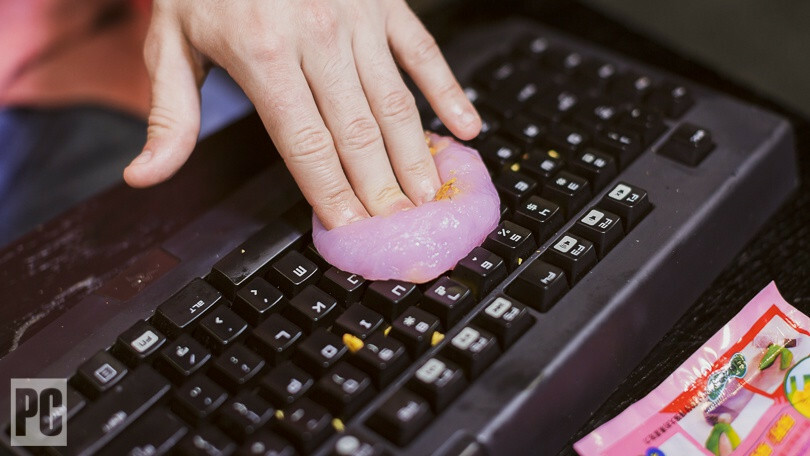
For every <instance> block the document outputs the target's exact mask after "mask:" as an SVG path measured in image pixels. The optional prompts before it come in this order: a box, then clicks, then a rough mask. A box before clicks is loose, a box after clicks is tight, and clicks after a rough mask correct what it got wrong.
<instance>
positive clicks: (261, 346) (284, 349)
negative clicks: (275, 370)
mask: <svg viewBox="0 0 810 456" xmlns="http://www.w3.org/2000/svg"><path fill="white" fill-rule="evenodd" d="M303 337H304V333H303V331H301V328H299V327H298V326H295V325H294V324H293V323H292V322H291V321H289V320H287V319H286V318H284V317H282V316H281V315H279V314H273V315H270V317H268V318H267V320H265V321H263V322H262V323H260V324H259V326H257V327H256V329H254V330H253V332H252V333H251V334H250V336H249V337H248V340H247V345H248V346H249V347H250V348H252V349H254V350H256V352H257V353H259V354H261V355H262V356H263V357H264V358H265V359H267V360H269V361H270V362H271V363H273V364H278V363H279V362H281V361H283V360H285V359H287V358H289V357H290V353H292V347H293V346H294V345H295V344H296V342H298V341H300V340H301V339H302V338H303Z"/></svg>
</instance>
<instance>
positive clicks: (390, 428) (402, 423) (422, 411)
mask: <svg viewBox="0 0 810 456" xmlns="http://www.w3.org/2000/svg"><path fill="white" fill-rule="evenodd" d="M432 419H433V413H432V412H431V411H430V405H429V404H428V403H427V401H425V400H424V399H422V398H421V397H419V396H417V395H416V394H414V393H411V392H410V391H408V390H406V389H401V390H398V391H397V392H395V393H394V394H392V395H391V397H389V398H388V400H387V401H385V402H383V404H382V405H381V406H380V408H379V409H378V410H377V412H376V413H374V416H372V417H371V419H369V420H368V421H366V425H367V426H368V427H370V428H372V429H374V430H375V431H377V432H379V433H380V434H381V435H382V436H383V437H385V438H387V439H388V440H390V441H392V442H394V443H395V444H397V445H400V446H405V445H407V444H408V443H409V442H410V441H411V440H413V438H414V437H416V435H417V434H418V433H419V432H420V431H421V430H422V429H424V428H425V426H427V425H428V423H430V421H431V420H432Z"/></svg>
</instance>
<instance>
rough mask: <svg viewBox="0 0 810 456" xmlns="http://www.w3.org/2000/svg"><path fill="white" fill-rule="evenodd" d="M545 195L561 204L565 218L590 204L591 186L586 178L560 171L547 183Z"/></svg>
mask: <svg viewBox="0 0 810 456" xmlns="http://www.w3.org/2000/svg"><path fill="white" fill-rule="evenodd" d="M543 197H544V198H547V199H549V200H551V201H554V202H555V203H557V204H559V205H560V208H561V209H562V211H563V214H564V215H565V218H569V217H571V216H573V215H574V214H576V213H577V212H579V210H580V209H582V208H583V207H585V205H586V204H588V201H590V199H591V187H590V185H589V184H588V181H587V180H586V179H585V178H583V177H579V176H577V175H576V174H571V173H569V172H567V171H560V173H559V174H557V177H555V178H554V179H552V180H550V181H549V182H547V183H546V185H545V187H544V188H543Z"/></svg>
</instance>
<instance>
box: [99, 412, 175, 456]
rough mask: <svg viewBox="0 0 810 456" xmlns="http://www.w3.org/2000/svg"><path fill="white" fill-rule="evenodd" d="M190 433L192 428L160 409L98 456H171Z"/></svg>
mask: <svg viewBox="0 0 810 456" xmlns="http://www.w3.org/2000/svg"><path fill="white" fill-rule="evenodd" d="M187 432H188V426H186V425H185V424H184V423H183V422H182V421H181V420H180V418H178V417H177V416H175V415H174V414H173V413H171V412H169V411H168V410H167V409H166V408H164V407H162V406H160V407H157V408H153V409H151V410H150V411H148V412H147V413H146V414H145V415H144V416H142V417H141V418H140V419H139V420H138V421H136V422H135V423H133V424H132V426H130V427H129V428H127V429H126V430H124V432H122V433H121V435H119V436H118V437H116V438H115V439H114V440H113V441H112V442H110V444H109V445H107V446H105V447H104V449H102V450H101V452H99V453H97V454H98V455H100V456H105V455H109V456H118V455H122V454H127V455H163V454H168V453H169V450H171V449H172V447H174V446H175V445H176V444H177V442H179V441H180V439H182V438H183V436H184V435H186V433H187Z"/></svg>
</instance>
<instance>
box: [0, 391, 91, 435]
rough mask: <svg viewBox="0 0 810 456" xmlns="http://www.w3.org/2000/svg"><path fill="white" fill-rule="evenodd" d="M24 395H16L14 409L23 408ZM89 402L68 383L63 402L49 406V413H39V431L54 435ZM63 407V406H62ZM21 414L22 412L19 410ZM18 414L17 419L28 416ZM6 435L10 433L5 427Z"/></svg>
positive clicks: (8, 428)
mask: <svg viewBox="0 0 810 456" xmlns="http://www.w3.org/2000/svg"><path fill="white" fill-rule="evenodd" d="M25 400H26V399H25V397H24V396H22V395H18V396H17V401H18V405H17V408H16V410H25V408H26V407H25V404H24V403H23V401H25ZM88 403H89V401H88V400H87V399H86V398H85V397H84V396H82V395H81V394H80V393H79V392H78V391H77V390H76V388H73V387H72V386H70V385H68V387H67V394H66V395H65V399H64V402H63V403H62V406H60V407H54V408H51V411H50V413H44V414H41V415H40V417H39V426H40V428H39V429H40V431H41V432H42V433H43V434H45V435H56V434H59V432H60V431H61V429H62V424H63V423H64V422H66V421H70V420H72V419H73V417H74V416H76V414H77V413H78V412H79V411H80V410H83V409H84V407H85V406H86V405H87V404H88ZM63 407H64V408H63ZM20 415H22V412H20ZM20 415H18V417H17V419H23V420H25V419H27V418H28V417H21V416H20ZM18 429H19V428H18ZM6 431H7V432H6V435H10V432H11V428H10V424H9V427H7V428H6Z"/></svg>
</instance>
